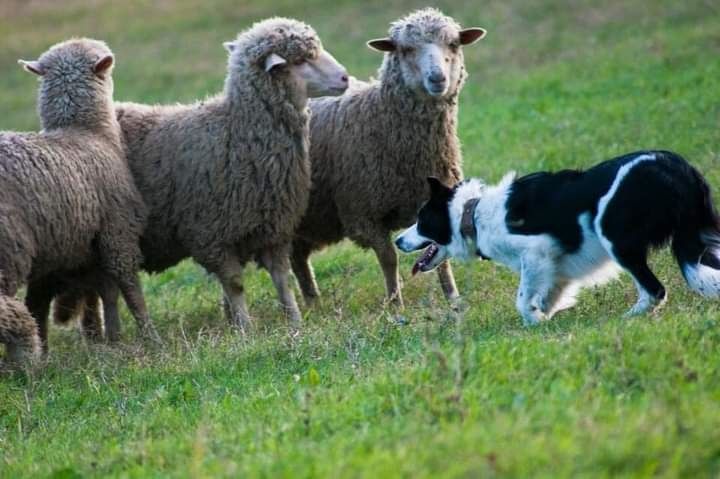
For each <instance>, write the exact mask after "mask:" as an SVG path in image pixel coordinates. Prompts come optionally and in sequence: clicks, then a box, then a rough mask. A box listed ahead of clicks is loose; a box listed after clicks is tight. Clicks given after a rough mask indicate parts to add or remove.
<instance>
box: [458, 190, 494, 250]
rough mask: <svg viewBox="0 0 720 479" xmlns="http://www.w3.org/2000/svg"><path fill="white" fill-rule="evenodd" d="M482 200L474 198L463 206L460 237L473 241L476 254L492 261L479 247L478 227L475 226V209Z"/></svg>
mask: <svg viewBox="0 0 720 479" xmlns="http://www.w3.org/2000/svg"><path fill="white" fill-rule="evenodd" d="M479 201H480V198H472V199H469V200H467V201H466V202H465V204H464V205H463V213H462V218H461V219H460V235H461V236H462V237H463V239H465V240H466V241H467V240H470V241H472V243H473V245H475V254H477V255H478V256H480V258H482V259H490V258H489V257H487V256H485V255H484V254H483V252H482V251H480V248H478V246H477V227H476V226H475V207H476V206H477V204H478V202H479Z"/></svg>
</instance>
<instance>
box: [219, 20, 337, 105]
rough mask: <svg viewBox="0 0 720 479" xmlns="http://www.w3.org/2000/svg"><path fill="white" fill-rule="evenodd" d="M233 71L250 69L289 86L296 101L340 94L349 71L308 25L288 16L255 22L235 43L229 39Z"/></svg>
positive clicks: (257, 76)
mask: <svg viewBox="0 0 720 479" xmlns="http://www.w3.org/2000/svg"><path fill="white" fill-rule="evenodd" d="M224 45H225V48H226V49H227V50H228V51H229V52H230V69H231V74H235V73H236V74H238V75H243V74H245V73H247V72H248V71H251V72H252V73H251V74H252V75H253V76H254V77H255V78H261V79H262V81H265V79H266V77H267V76H270V77H271V79H272V83H271V84H273V85H276V86H285V87H288V88H289V89H290V92H291V94H292V96H293V101H294V102H296V103H297V104H298V105H299V106H304V105H305V103H306V102H307V99H308V98H313V97H318V96H329V95H340V94H342V93H343V92H344V91H345V90H346V89H347V87H348V76H347V70H345V67H343V66H342V65H341V64H340V63H338V62H337V60H335V58H333V56H332V55H331V54H330V53H328V52H327V51H325V50H324V49H323V46H322V43H321V42H320V38H319V37H318V35H317V33H316V32H315V30H313V29H312V27H310V26H309V25H307V24H305V23H302V22H298V21H297V20H292V19H289V18H271V19H269V20H264V21H262V22H259V23H256V24H255V25H253V26H252V27H251V28H250V29H249V30H247V31H246V32H243V33H241V34H240V35H239V36H238V39H237V40H236V41H234V42H226V43H225V44H224Z"/></svg>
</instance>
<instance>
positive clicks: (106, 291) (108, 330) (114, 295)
mask: <svg viewBox="0 0 720 479" xmlns="http://www.w3.org/2000/svg"><path fill="white" fill-rule="evenodd" d="M98 292H99V294H100V299H101V300H102V304H103V320H104V322H105V340H106V341H108V342H110V343H115V342H117V341H119V340H120V312H119V310H118V296H119V295H120V290H119V289H118V286H117V284H116V283H115V282H114V281H111V280H106V281H104V282H103V284H102V287H101V288H100V289H99V291H98ZM94 294H95V293H91V294H89V295H87V296H86V298H85V301H86V302H89V303H91V302H93V301H95V304H96V305H97V296H95V299H93V295H94ZM83 319H84V317H83ZM98 320H99V318H98Z"/></svg>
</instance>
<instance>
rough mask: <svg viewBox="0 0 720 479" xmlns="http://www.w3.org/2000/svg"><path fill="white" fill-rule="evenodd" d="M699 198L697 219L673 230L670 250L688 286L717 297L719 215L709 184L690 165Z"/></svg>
mask: <svg viewBox="0 0 720 479" xmlns="http://www.w3.org/2000/svg"><path fill="white" fill-rule="evenodd" d="M692 171H693V174H694V176H695V180H696V185H697V186H698V188H699V191H698V193H699V197H700V199H701V202H700V204H699V205H698V208H699V210H700V211H698V214H699V215H698V217H697V218H698V221H697V222H696V224H694V225H685V228H683V230H682V231H681V232H679V233H676V234H675V237H674V239H673V245H672V246H673V253H674V254H675V258H676V259H677V262H678V264H679V265H680V269H681V270H682V273H683V276H684V277H685V281H687V284H688V286H689V287H690V289H692V290H693V291H695V292H696V293H698V294H700V295H702V296H705V297H708V298H717V297H720V217H718V214H717V210H716V209H715V205H714V204H713V199H712V195H711V193H710V187H709V186H708V184H707V182H706V181H705V179H704V178H703V177H702V175H701V174H700V173H699V172H698V171H697V170H695V169H694V168H693V169H692Z"/></svg>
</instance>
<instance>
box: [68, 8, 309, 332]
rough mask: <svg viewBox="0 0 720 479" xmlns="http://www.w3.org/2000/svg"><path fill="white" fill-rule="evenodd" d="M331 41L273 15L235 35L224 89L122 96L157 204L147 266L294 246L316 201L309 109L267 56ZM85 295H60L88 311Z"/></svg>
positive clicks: (124, 117)
mask: <svg viewBox="0 0 720 479" xmlns="http://www.w3.org/2000/svg"><path fill="white" fill-rule="evenodd" d="M321 48H322V44H321V42H320V40H319V38H318V37H317V34H316V33H315V31H314V30H313V29H312V28H310V27H309V26H308V25H306V24H304V23H302V22H298V21H296V20H292V19H287V18H272V19H269V20H264V21H262V22H258V23H256V24H254V25H253V26H252V27H250V28H249V29H248V30H246V31H244V32H242V33H240V34H239V35H238V37H237V40H236V41H234V42H233V43H232V48H230V50H231V51H230V55H229V60H228V75H227V78H226V80H225V87H224V91H223V93H221V94H219V95H217V96H215V97H212V98H210V99H208V100H206V101H201V102H197V103H194V104H191V105H155V106H152V105H142V104H137V103H116V105H115V106H116V110H117V116H118V121H119V122H120V125H121V127H122V132H123V137H124V138H125V141H126V143H127V145H128V160H129V164H130V168H131V170H132V173H133V176H134V178H135V181H136V183H137V185H138V188H139V189H140V191H141V193H142V195H143V199H144V200H145V202H146V204H147V205H148V207H149V209H150V217H149V221H148V227H147V228H146V230H145V231H144V233H143V236H142V238H141V241H140V246H141V249H142V252H143V257H144V263H143V267H144V269H146V270H148V271H152V272H157V271H162V270H164V269H166V268H169V267H171V266H173V265H175V264H177V263H178V262H179V261H181V260H182V259H184V258H187V257H192V258H193V259H195V260H196V261H197V262H198V263H200V264H201V265H202V266H203V267H204V268H205V269H207V270H208V271H209V272H211V273H215V274H220V273H221V272H222V271H223V268H224V267H225V266H226V263H228V262H230V261H231V258H230V257H229V256H228V248H231V249H232V250H233V254H234V255H236V256H237V259H238V260H239V261H240V262H241V263H246V262H248V261H251V260H253V259H257V257H258V256H260V255H261V254H262V252H263V251H264V250H268V249H274V248H276V247H277V248H283V247H284V248H286V249H289V245H290V243H291V241H292V238H293V235H294V232H295V229H296V228H297V226H298V225H299V223H300V218H301V217H302V214H303V212H304V211H305V209H306V207H307V203H308V199H309V191H310V176H311V172H310V163H309V160H308V150H309V144H308V143H309V129H308V123H309V119H308V117H309V111H308V108H307V105H306V100H305V99H304V97H303V94H302V92H300V91H299V89H298V87H297V86H296V85H295V84H294V83H293V81H292V80H291V78H290V76H289V74H288V73H287V72H277V73H276V74H274V75H268V74H267V72H265V65H264V63H265V58H266V57H267V56H268V55H269V54H270V53H277V54H279V55H280V56H283V57H284V58H286V59H287V60H288V63H293V62H297V61H300V60H301V59H303V58H311V57H315V56H317V55H318V52H319V50H320V49H321ZM63 289H65V287H64V286H61V287H59V288H58V290H63ZM79 298H82V295H80V296H78V295H77V294H75V293H74V292H73V291H66V292H65V293H63V294H61V295H59V296H58V298H57V299H56V305H57V304H59V305H60V308H56V312H57V311H62V310H64V311H71V312H72V311H78V310H79V309H80V307H81V305H80V304H78V300H79ZM85 301H86V302H89V301H90V297H89V296H88V295H85ZM71 314H72V313H71ZM62 316H63V315H62V314H57V313H56V319H57V320H59V321H62V320H67V318H65V317H62Z"/></svg>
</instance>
